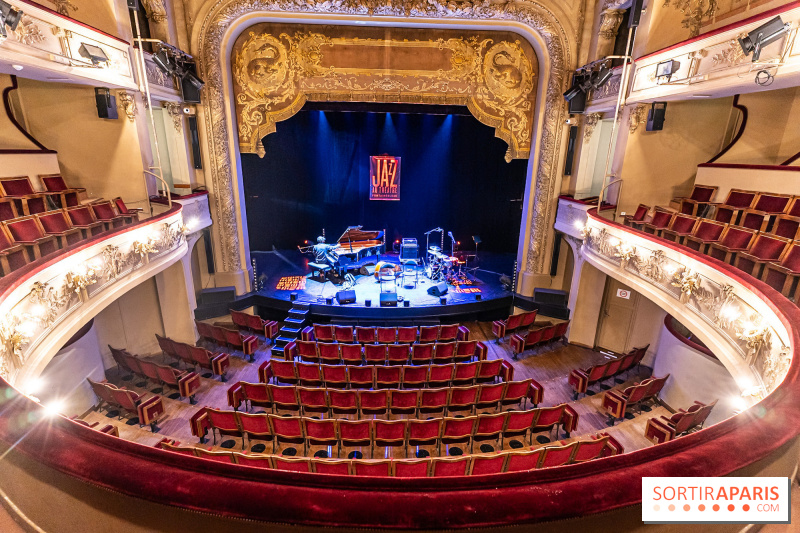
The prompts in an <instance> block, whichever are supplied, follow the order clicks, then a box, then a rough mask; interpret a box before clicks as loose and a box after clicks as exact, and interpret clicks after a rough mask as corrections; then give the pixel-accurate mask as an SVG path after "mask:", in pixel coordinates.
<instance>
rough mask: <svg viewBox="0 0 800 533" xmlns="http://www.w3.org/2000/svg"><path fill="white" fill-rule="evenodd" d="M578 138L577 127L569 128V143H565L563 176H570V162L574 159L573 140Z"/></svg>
mask: <svg viewBox="0 0 800 533" xmlns="http://www.w3.org/2000/svg"><path fill="white" fill-rule="evenodd" d="M577 138H578V126H570V127H569V142H568V143H567V157H566V160H565V161H564V175H565V176H571V175H572V160H573V158H574V157H575V139H577Z"/></svg>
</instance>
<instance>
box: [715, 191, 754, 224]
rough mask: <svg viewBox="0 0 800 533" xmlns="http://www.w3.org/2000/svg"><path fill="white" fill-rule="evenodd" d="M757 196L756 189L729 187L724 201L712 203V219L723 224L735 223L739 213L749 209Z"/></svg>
mask: <svg viewBox="0 0 800 533" xmlns="http://www.w3.org/2000/svg"><path fill="white" fill-rule="evenodd" d="M757 198H758V192H756V191H746V190H744V189H731V190H730V192H728V198H727V199H726V200H725V201H724V202H722V203H721V204H712V205H714V206H715V207H716V212H715V213H714V220H715V221H717V222H722V223H725V224H736V223H737V222H738V221H739V215H740V213H741V212H742V211H744V210H745V209H751V208H752V207H753V204H754V203H755V201H756V199H757Z"/></svg>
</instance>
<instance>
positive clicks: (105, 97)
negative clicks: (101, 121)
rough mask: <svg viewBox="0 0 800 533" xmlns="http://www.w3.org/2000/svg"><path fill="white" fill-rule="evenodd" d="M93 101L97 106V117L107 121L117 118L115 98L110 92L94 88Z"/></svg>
mask: <svg viewBox="0 0 800 533" xmlns="http://www.w3.org/2000/svg"><path fill="white" fill-rule="evenodd" d="M94 99H95V103H96V104H97V116H98V117H100V118H107V119H109V120H116V119H118V118H119V115H118V114H117V98H116V97H115V96H113V95H112V94H111V91H109V90H108V89H106V88H105V87H95V88H94Z"/></svg>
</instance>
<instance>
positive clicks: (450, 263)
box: [425, 228, 465, 283]
mask: <svg viewBox="0 0 800 533" xmlns="http://www.w3.org/2000/svg"><path fill="white" fill-rule="evenodd" d="M435 232H439V233H441V234H442V239H441V240H442V245H444V230H443V229H442V228H434V229H432V230H430V231H427V232H425V235H426V237H427V240H428V242H427V248H428V253H427V257H426V261H425V263H426V265H425V276H426V277H427V278H428V279H430V280H431V281H446V282H448V283H452V282H454V281H456V280H461V279H462V278H464V277H465V274H463V273H462V272H461V266H462V264H463V262H462V261H461V260H459V258H458V257H456V256H455V244H456V243H455V238H454V237H453V233H452V232H447V235H448V236H449V237H450V239H451V241H452V246H451V248H450V254H449V255H448V254H447V253H446V252H445V251H443V250H442V247H441V246H436V245H435V244H434V245H431V243H430V234H431V233H435Z"/></svg>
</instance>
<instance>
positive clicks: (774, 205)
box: [753, 192, 792, 213]
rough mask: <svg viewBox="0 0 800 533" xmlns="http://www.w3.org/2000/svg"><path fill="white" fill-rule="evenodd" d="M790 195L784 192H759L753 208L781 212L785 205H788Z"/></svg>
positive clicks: (768, 211)
mask: <svg viewBox="0 0 800 533" xmlns="http://www.w3.org/2000/svg"><path fill="white" fill-rule="evenodd" d="M791 198H792V197H791V196H789V195H786V194H769V193H765V192H764V193H761V194H760V195H759V196H758V200H756V203H755V205H754V206H753V209H757V210H758V211H764V212H766V213H783V211H784V210H785V209H786V206H787V205H789V200H791Z"/></svg>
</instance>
